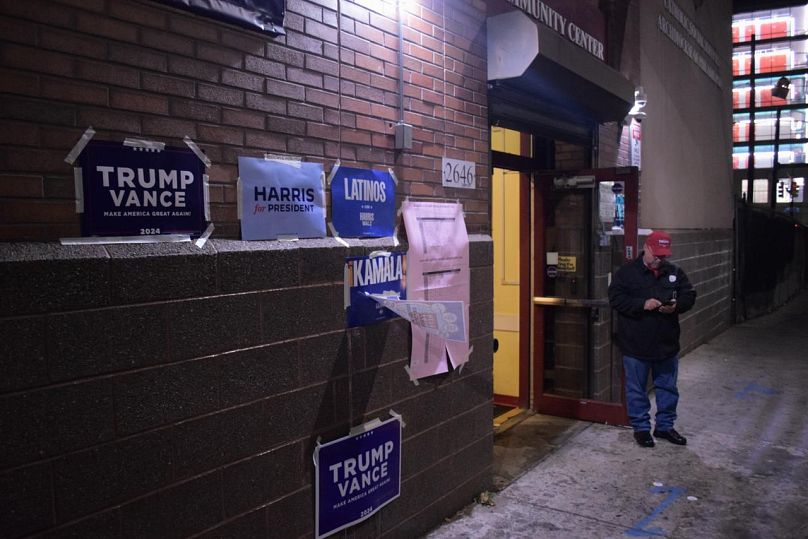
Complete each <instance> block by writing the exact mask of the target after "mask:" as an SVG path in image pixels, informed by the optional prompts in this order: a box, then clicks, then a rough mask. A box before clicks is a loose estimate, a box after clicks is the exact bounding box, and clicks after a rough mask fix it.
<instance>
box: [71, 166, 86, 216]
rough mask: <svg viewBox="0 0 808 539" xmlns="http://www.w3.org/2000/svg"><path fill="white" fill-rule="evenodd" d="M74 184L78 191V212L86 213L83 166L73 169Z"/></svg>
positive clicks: (76, 191)
mask: <svg viewBox="0 0 808 539" xmlns="http://www.w3.org/2000/svg"><path fill="white" fill-rule="evenodd" d="M73 185H74V189H75V193H76V213H84V175H83V173H82V170H81V167H76V168H74V169H73Z"/></svg>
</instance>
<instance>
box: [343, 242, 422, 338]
mask: <svg viewBox="0 0 808 539" xmlns="http://www.w3.org/2000/svg"><path fill="white" fill-rule="evenodd" d="M406 275H407V255H406V254H404V253H389V252H384V253H381V254H377V255H371V256H355V257H350V258H346V259H345V309H346V314H347V318H348V327H356V326H367V325H369V324H377V323H379V322H382V321H384V320H388V319H390V318H395V317H396V316H397V315H396V313H395V312H393V311H390V310H388V309H385V308H384V306H382V305H380V304H379V303H378V302H376V301H374V299H373V296H372V295H376V294H378V295H381V296H382V297H395V298H402V299H405V298H406V297H407V285H406Z"/></svg>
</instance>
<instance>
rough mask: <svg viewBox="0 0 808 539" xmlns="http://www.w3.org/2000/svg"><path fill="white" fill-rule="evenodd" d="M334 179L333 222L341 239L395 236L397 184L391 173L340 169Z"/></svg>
mask: <svg viewBox="0 0 808 539" xmlns="http://www.w3.org/2000/svg"><path fill="white" fill-rule="evenodd" d="M331 176H332V179H331V210H332V211H331V213H332V216H331V219H332V221H333V223H334V228H335V229H336V231H337V233H338V235H339V236H342V237H344V238H381V237H384V236H392V235H393V230H394V229H395V225H396V222H395V221H396V184H395V182H394V181H393V177H392V175H391V174H390V172H386V171H385V172H383V171H381V170H369V169H364V168H351V167H344V166H338V167H335V170H334V171H333V172H332V173H331Z"/></svg>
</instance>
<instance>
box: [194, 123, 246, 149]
mask: <svg viewBox="0 0 808 539" xmlns="http://www.w3.org/2000/svg"><path fill="white" fill-rule="evenodd" d="M197 136H198V137H199V140H200V141H202V142H220V143H222V144H231V145H233V146H242V145H243V144H244V132H243V131H242V130H241V129H234V128H230V127H219V126H214V125H200V126H199V127H198V128H197Z"/></svg>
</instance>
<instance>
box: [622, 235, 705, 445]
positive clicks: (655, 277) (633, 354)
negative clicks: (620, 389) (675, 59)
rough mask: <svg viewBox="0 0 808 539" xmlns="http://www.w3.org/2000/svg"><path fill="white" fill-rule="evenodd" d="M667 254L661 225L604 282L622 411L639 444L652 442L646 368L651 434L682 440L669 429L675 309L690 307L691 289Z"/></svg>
mask: <svg viewBox="0 0 808 539" xmlns="http://www.w3.org/2000/svg"><path fill="white" fill-rule="evenodd" d="M670 254H671V237H670V236H669V235H668V234H667V233H666V232H663V231H661V230H657V231H655V232H652V233H651V234H649V235H648V237H647V238H646V240H645V245H644V246H643V252H642V253H641V254H640V256H639V258H637V259H636V260H634V261H633V262H629V263H628V264H626V265H625V266H623V267H622V268H620V269H619V270H618V271H617V273H616V274H615V276H614V279H613V280H612V284H611V285H610V286H609V303H610V304H611V306H612V308H614V309H615V310H616V311H617V343H618V345H619V346H620V350H621V351H622V353H623V368H624V369H625V372H626V404H627V406H628V416H629V420H630V421H631V426H632V427H633V428H634V439H635V440H636V441H637V443H638V444H639V445H640V446H642V447H654V438H653V437H652V436H651V421H650V420H651V416H650V413H649V412H650V410H651V402H650V401H649V400H648V393H647V391H646V384H647V382H648V373H649V372H650V373H651V375H652V376H653V380H654V393H655V394H656V405H657V413H656V428H655V429H654V436H655V437H657V438H664V439H666V440H668V441H670V442H672V443H674V444H677V445H685V444H686V443H687V439H686V438H685V437H684V436H682V435H681V434H679V433H678V432H676V430H675V429H674V428H673V424H674V422H675V421H676V405H677V403H678V402H679V390H678V389H677V387H676V378H677V374H678V370H679V314H680V313H683V312H686V311H688V310H690V308H692V307H693V304H694V303H695V302H696V291H695V290H693V287H692V286H691V285H690V281H688V280H687V275H685V272H684V271H682V269H681V268H680V267H678V266H676V265H674V264H672V263H670V262H669V261H668V260H667V258H668V257H669V256H670Z"/></svg>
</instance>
